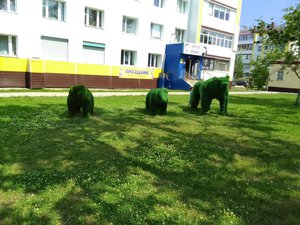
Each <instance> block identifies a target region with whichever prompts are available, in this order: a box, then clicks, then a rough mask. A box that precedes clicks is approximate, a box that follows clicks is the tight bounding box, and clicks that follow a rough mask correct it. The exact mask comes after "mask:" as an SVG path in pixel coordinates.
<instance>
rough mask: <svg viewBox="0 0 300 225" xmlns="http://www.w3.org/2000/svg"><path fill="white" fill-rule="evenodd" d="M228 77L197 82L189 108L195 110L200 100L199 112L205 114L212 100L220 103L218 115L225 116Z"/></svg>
mask: <svg viewBox="0 0 300 225" xmlns="http://www.w3.org/2000/svg"><path fill="white" fill-rule="evenodd" d="M228 86H229V77H228V76H226V77H219V78H217V77H213V78H210V79H208V80H206V81H199V82H197V83H196V84H195V85H194V87H193V90H192V94H191V99H190V107H191V108H192V109H196V108H197V107H198V105H199V101H200V100H201V111H202V113H207V112H208V111H209V110H210V105H211V102H212V100H213V99H217V100H219V102H220V113H221V114H225V115H227V105H228Z"/></svg>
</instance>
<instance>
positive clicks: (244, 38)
mask: <svg viewBox="0 0 300 225" xmlns="http://www.w3.org/2000/svg"><path fill="white" fill-rule="evenodd" d="M253 37H254V36H253V34H242V35H240V36H239V41H247V40H253Z"/></svg>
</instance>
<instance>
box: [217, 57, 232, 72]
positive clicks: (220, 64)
mask: <svg viewBox="0 0 300 225" xmlns="http://www.w3.org/2000/svg"><path fill="white" fill-rule="evenodd" d="M228 69H229V62H228V61H225V60H219V59H216V60H215V70H221V71H228Z"/></svg>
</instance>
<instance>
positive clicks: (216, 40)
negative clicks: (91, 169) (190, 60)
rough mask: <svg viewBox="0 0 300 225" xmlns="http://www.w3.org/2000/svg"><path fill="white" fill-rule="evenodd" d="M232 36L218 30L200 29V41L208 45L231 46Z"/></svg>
mask: <svg viewBox="0 0 300 225" xmlns="http://www.w3.org/2000/svg"><path fill="white" fill-rule="evenodd" d="M232 40H233V36H231V35H225V34H221V33H218V32H213V31H208V30H202V31H201V36H200V42H201V43H204V44H209V45H216V46H220V47H224V48H232Z"/></svg>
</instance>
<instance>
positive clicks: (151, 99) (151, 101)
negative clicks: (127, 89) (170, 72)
mask: <svg viewBox="0 0 300 225" xmlns="http://www.w3.org/2000/svg"><path fill="white" fill-rule="evenodd" d="M168 92H169V91H168V89H166V88H155V89H152V90H150V91H149V92H148V94H147V96H146V111H147V112H148V113H150V114H151V115H156V114H161V115H165V114H166V113H167V106H168Z"/></svg>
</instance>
